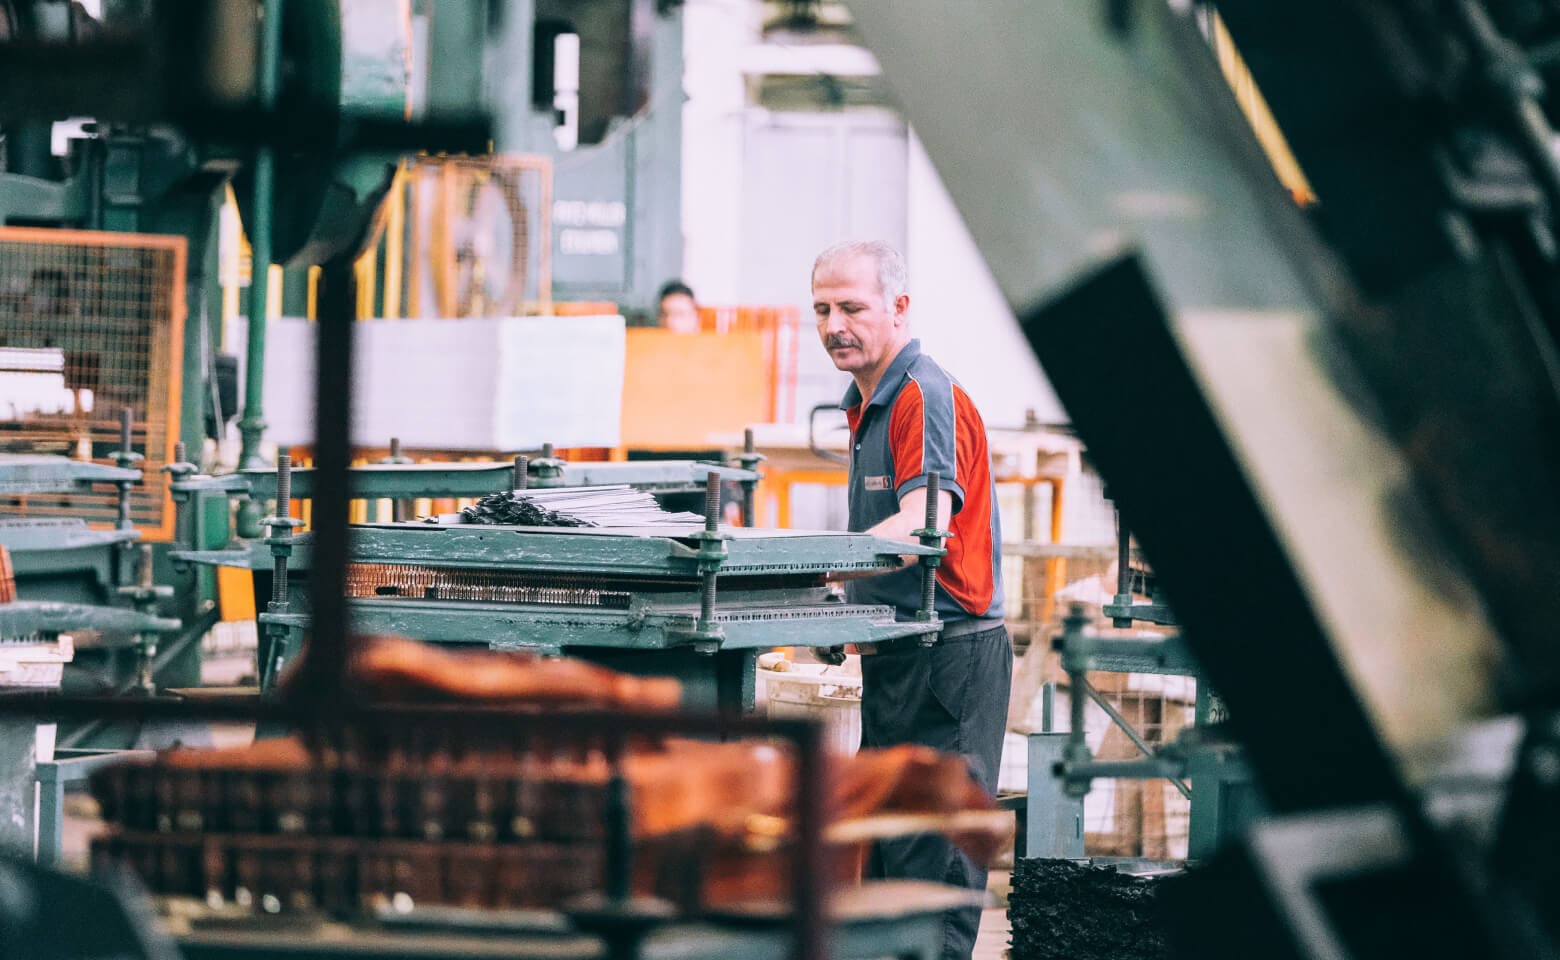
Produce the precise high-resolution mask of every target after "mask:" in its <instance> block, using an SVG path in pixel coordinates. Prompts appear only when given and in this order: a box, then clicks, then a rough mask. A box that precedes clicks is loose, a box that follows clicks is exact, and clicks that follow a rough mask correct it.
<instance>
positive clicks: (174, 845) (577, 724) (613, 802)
mask: <svg viewBox="0 0 1560 960" xmlns="http://www.w3.org/2000/svg"><path fill="white" fill-rule="evenodd" d="M353 648H354V649H355V650H356V653H355V654H354V655H353V658H352V661H351V663H352V667H351V668H350V669H349V671H348V676H346V677H343V678H341V679H342V688H343V689H344V690H347V691H350V695H351V696H352V697H354V698H355V699H356V700H357V702H358V705H359V707H360V708H366V712H360V713H356V714H354V713H352V712H351V711H348V712H346V713H339V715H338V716H337V717H336V722H334V723H332V724H330V725H329V726H325V727H316V726H313V725H309V724H306V725H305V726H304V727H303V728H302V729H301V730H300V731H299V733H298V734H297V735H295V736H291V737H287V738H283V739H274V740H265V741H260V742H257V743H255V744H253V745H251V746H246V747H236V748H231V749H226V750H215V751H213V750H188V749H175V750H171V751H165V752H164V753H162V754H160V755H159V756H157V757H156V758H155V759H153V760H143V761H141V762H136V763H130V764H121V765H119V766H116V767H112V768H110V769H106V770H102V771H100V772H99V773H98V774H97V775H96V776H95V777H94V783H93V789H94V793H95V794H96V796H97V797H98V799H99V801H100V802H101V803H102V805H103V811H104V816H105V819H106V820H107V821H108V822H109V824H110V829H109V831H108V832H107V833H106V834H104V835H103V836H101V837H100V838H98V839H97V840H96V841H95V842H94V845H93V852H94V860H95V862H96V863H97V865H98V866H99V867H100V868H101V869H102V870H103V872H105V873H112V870H113V868H115V867H116V866H124V867H128V868H129V869H130V870H131V871H133V873H134V874H135V875H136V876H138V877H139V878H140V879H141V880H142V881H144V882H145V883H146V884H147V885H148V886H149V887H150V888H151V889H152V890H153V891H154V892H155V893H157V894H158V895H159V903H160V905H161V909H162V913H163V916H164V920H163V925H164V926H165V927H166V928H167V929H168V930H170V931H172V932H173V933H174V934H175V935H176V937H177V939H178V941H179V945H180V947H181V949H182V951H183V952H184V954H185V956H186V957H190V958H199V957H262V956H278V957H279V956H324V955H361V956H383V955H406V951H414V952H416V953H415V955H418V956H428V957H435V956H437V957H445V956H462V955H471V951H477V952H479V953H481V954H483V955H486V954H487V953H488V952H489V951H502V955H504V956H512V957H513V956H519V957H536V958H552V957H564V956H585V957H596V956H608V957H622V958H627V957H636V956H671V955H676V956H685V957H711V958H715V957H728V956H757V955H765V956H767V955H770V953H771V952H774V951H778V952H777V953H776V955H783V954H784V952H785V951H786V949H787V947H788V945H789V944H790V942H791V941H792V940H793V939H794V938H795V936H796V935H797V934H798V932H799V930H800V927H801V925H802V924H801V922H800V921H801V917H800V916H799V914H798V911H800V910H802V909H803V908H804V906H803V903H802V902H801V899H802V898H798V897H797V896H796V893H797V892H798V891H801V890H803V889H806V890H809V891H812V893H811V894H809V896H814V895H815V896H817V897H818V898H819V899H818V902H819V903H821V904H824V905H826V908H827V910H828V913H829V914H830V916H831V917H832V919H833V921H834V923H835V924H836V926H835V929H834V931H833V933H832V934H831V936H830V939H831V941H832V943H833V945H834V951H835V954H836V955H838V956H841V957H875V956H903V957H917V958H928V960H929V958H930V957H932V956H935V955H936V954H937V952H938V950H939V949H940V940H941V919H940V911H941V910H943V909H946V908H948V907H950V906H954V905H961V904H965V903H968V902H969V901H970V899H971V898H972V897H973V896H974V895H973V894H971V893H970V892H969V891H967V890H961V889H956V888H946V887H941V886H938V885H935V884H925V883H907V882H890V883H878V884H868V885H866V886H863V887H860V888H856V887H855V886H854V879H853V878H854V877H855V875H856V872H857V870H858V868H859V864H860V862H861V859H862V857H863V855H864V850H865V847H864V844H865V843H866V842H867V841H870V840H871V839H873V838H875V837H881V836H892V835H901V834H904V833H911V832H925V831H939V832H945V833H948V834H949V835H951V836H952V837H953V838H954V839H955V840H956V841H957V842H958V843H959V844H960V845H961V846H962V847H963V848H964V849H966V850H967V851H968V852H969V853H970V855H971V856H972V857H974V858H976V859H977V860H980V861H981V862H987V861H988V860H989V858H990V857H991V855H992V854H993V853H994V852H995V850H996V848H997V846H998V845H999V844H1000V843H1001V841H1002V840H1003V839H1004V838H1005V837H1006V835H1007V834H1009V833H1010V832H1011V820H1010V818H1009V817H1008V816H1007V815H1006V814H1004V813H1003V812H1001V811H998V810H996V809H995V808H994V804H993V802H992V800H991V798H989V797H988V796H986V795H985V794H984V792H983V791H982V790H981V789H980V787H979V786H978V785H976V784H974V783H973V782H972V781H971V780H970V779H969V777H968V775H967V772H966V768H965V765H964V762H963V759H962V758H960V757H957V756H952V755H940V754H937V753H936V752H935V751H931V750H928V749H926V748H921V747H900V748H895V749H894V750H889V751H867V752H864V753H862V754H860V755H858V756H855V757H839V758H835V759H832V760H830V761H829V762H828V763H827V764H824V763H821V762H820V761H821V760H822V758H821V757H820V756H819V755H817V753H816V750H817V747H818V741H817V740H816V739H812V740H810V741H809V740H808V739H807V737H806V736H802V737H801V738H800V739H797V740H795V741H794V743H793V744H792V745H788V744H787V742H786V739H787V738H789V737H795V736H797V735H798V734H805V733H806V730H807V728H805V727H804V728H798V729H797V730H794V731H789V732H787V731H786V730H782V729H780V728H775V729H773V730H767V731H766V730H765V729H764V727H763V725H762V724H754V723H749V724H748V725H747V727H746V728H745V729H744V730H743V731H740V732H743V733H744V734H745V736H744V737H743V739H741V740H737V741H733V742H727V743H717V742H711V741H708V740H703V741H699V740H688V739H681V738H680V737H679V736H678V734H679V733H696V732H700V731H701V730H703V731H704V732H708V731H709V730H710V729H711V728H710V727H708V726H705V727H702V728H701V727H699V726H698V721H697V719H696V718H697V715H680V714H678V713H677V712H675V707H676V705H677V702H678V699H679V696H680V692H681V691H680V690H679V685H678V684H677V683H676V682H675V681H669V680H660V679H654V680H651V679H638V678H634V677H631V676H626V675H622V674H616V673H613V672H612V671H608V670H604V669H602V668H599V667H595V666H591V665H588V664H584V663H580V662H577V661H565V660H547V659H540V658H536V657H534V656H529V655H523V654H504V653H491V652H486V651H483V652H465V653H453V652H446V651H438V652H430V651H429V650H428V649H427V648H426V647H424V646H423V645H421V644H418V643H415V642H411V641H405V640H394V639H389V638H378V639H373V640H367V639H364V640H360V641H358V642H355V643H354V644H353ZM415 705H421V707H420V708H418V707H416V706H415ZM408 710H410V711H412V713H406V712H405V711H408ZM376 711H377V712H376ZM397 711H402V712H401V713H398V712H397ZM408 721H410V722H408ZM766 734H767V736H766ZM776 734H778V735H779V736H778V737H776V736H775V735H776ZM802 795H809V796H811V797H812V798H813V799H810V800H808V799H800V798H801V797H802ZM809 810H814V811H817V812H820V813H822V814H823V815H824V819H823V820H821V821H820V820H811V819H810V816H811V815H810V814H809V813H808V812H807V811H809ZM820 830H821V831H822V832H821V834H820V835H815V836H813V837H812V838H811V839H809V838H808V833H809V831H820ZM809 845H811V846H810V849H811V853H804V852H803V848H808V847H809ZM799 857H800V859H798V858H799ZM804 864H810V866H809V867H808V868H807V869H806V870H805V871H804V872H801V871H800V868H801V867H802V866H803V865H804ZM7 919H8V911H7V910H6V909H5V906H4V905H3V904H0V928H3V926H4V924H5V922H6V921H7ZM326 942H328V943H329V944H330V946H328V947H327V946H326V945H325V944H326ZM754 951H759V952H758V953H755V952H754ZM495 955H497V954H495Z"/></svg>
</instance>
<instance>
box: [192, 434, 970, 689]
mask: <svg viewBox="0 0 1560 960" xmlns="http://www.w3.org/2000/svg"><path fill="white" fill-rule="evenodd" d="M283 461H284V463H283V466H282V468H281V469H280V470H279V471H278V472H276V473H274V474H272V473H265V474H253V475H243V474H240V475H234V476H233V477H219V478H212V479H211V480H209V481H208V480H190V481H187V482H186V483H185V484H184V485H182V486H181V490H183V491H184V492H185V493H194V492H196V491H197V490H200V489H205V488H206V487H207V485H208V484H209V485H216V486H217V488H218V489H224V490H233V489H236V488H235V486H234V484H235V483H237V482H239V481H248V482H249V485H248V486H247V487H245V488H244V489H245V490H246V491H247V495H249V496H253V497H256V498H262V499H263V498H265V497H266V496H267V494H274V495H275V496H276V501H275V502H276V504H277V510H276V514H277V515H276V516H275V517H274V518H273V519H272V521H271V522H272V523H273V531H272V536H270V537H269V538H267V539H266V540H264V541H252V542H250V543H248V544H242V545H240V546H239V547H238V548H237V549H227V550H217V551H183V552H177V553H175V554H174V557H175V559H177V560H179V561H180V562H185V563H201V564H214V565H227V566H236V567H240V568H245V569H249V570H252V571H255V572H256V573H257V574H261V575H264V574H269V575H270V578H269V587H270V595H271V598H272V599H271V602H270V603H269V604H268V605H267V608H266V612H265V613H263V614H261V616H260V623H261V625H262V630H263V632H264V634H265V635H266V637H267V643H266V644H265V653H264V655H263V656H262V661H261V668H262V672H261V678H262V683H263V685H265V686H269V685H270V684H271V683H272V682H274V680H275V678H276V675H277V672H278V670H279V668H280V666H281V665H282V664H284V663H286V662H289V661H290V660H291V659H292V655H293V654H294V653H296V652H297V650H298V649H299V648H300V646H301V643H302V639H303V636H304V635H305V634H306V632H307V630H308V628H309V625H310V610H311V609H312V607H313V606H314V605H316V603H315V602H311V600H310V598H309V596H308V591H307V590H306V588H305V586H306V580H305V579H303V578H304V577H306V575H307V573H308V571H309V570H310V567H311V564H312V562H313V556H314V550H313V544H314V537H313V536H312V535H309V534H304V535H301V536H293V534H292V524H294V523H296V521H293V520H291V518H290V517H289V516H288V514H289V512H290V511H289V509H288V506H289V502H290V499H291V498H292V497H293V496H295V495H296V496H309V495H311V494H312V493H313V489H312V486H311V481H312V474H311V473H309V472H299V473H298V474H296V475H295V473H294V471H293V470H292V469H291V466H290V464H288V463H287V462H286V458H285V457H284V458H283ZM533 466H535V464H534V463H533V462H531V461H529V460H528V459H527V458H524V457H521V458H517V463H516V464H515V465H514V466H513V467H511V466H509V465H507V464H469V465H468V464H446V465H439V464H407V465H379V466H372V467H359V468H353V470H352V471H351V474H350V476H351V478H352V479H353V480H357V481H361V487H356V486H355V487H354V495H359V494H364V495H378V496H381V497H387V498H392V499H403V498H407V497H411V496H429V495H437V494H445V495H455V494H464V495H467V496H470V495H472V494H474V493H476V492H477V491H478V490H484V491H491V490H493V489H494V487H495V486H499V485H502V486H504V487H509V486H510V485H514V488H515V489H517V490H518V491H523V490H525V489H527V487H528V486H529V485H532V484H534V485H535V486H536V487H538V488H557V487H563V486H585V487H589V486H593V485H596V484H599V483H601V482H602V481H604V480H623V481H631V482H637V484H644V485H646V486H648V487H649V488H651V489H656V490H661V491H666V492H676V491H680V490H684V489H685V488H687V487H688V486H689V485H690V483H691V481H692V480H693V478H694V475H695V474H697V473H700V472H702V473H703V474H704V486H705V491H706V509H707V515H706V517H705V523H704V525H703V528H702V529H699V528H697V527H694V528H688V527H678V526H668V527H663V528H655V527H646V528H642V529H636V528H632V527H627V528H624V527H610V528H601V529H579V528H569V527H559V528H551V527H508V526H487V525H469V524H459V523H456V524H437V523H435V524H430V523H428V522H422V521H412V522H401V523H371V524H357V525H353V526H352V528H351V539H350V553H349V567H348V573H347V581H346V594H345V595H346V597H347V598H348V599H349V601H350V603H349V609H350V613H351V617H352V623H353V625H354V628H355V629H356V630H359V631H362V632H365V633H369V634H390V635H398V636H406V637H413V638H416V639H420V640H426V641H429V642H434V643H442V644H463V645H471V644H477V645H486V646H490V647H493V648H497V649H516V648H523V649H533V650H540V651H543V652H546V653H550V654H563V653H568V654H570V655H576V656H587V657H590V658H592V659H596V660H600V661H602V662H605V663H608V664H610V665H613V666H618V667H621V668H623V669H629V670H633V671H635V672H645V673H654V674H660V675H670V676H676V677H678V678H679V679H680V680H682V681H683V683H684V685H685V687H686V688H688V690H689V694H688V697H689V702H690V703H691V704H695V705H701V706H705V707H714V706H716V705H717V704H718V705H719V706H721V707H722V708H723V709H727V710H736V709H740V708H742V707H743V706H747V707H751V706H752V703H753V696H754V680H755V673H754V671H755V663H756V659H757V656H758V654H759V653H761V652H763V651H764V650H767V649H770V648H773V647H777V646H803V647H816V648H840V647H843V646H844V645H846V644H848V643H863V644H864V643H882V642H888V641H894V640H902V639H907V638H911V637H924V638H926V639H928V640H930V639H931V638H932V637H933V636H934V635H935V632H936V630H937V627H938V625H937V622H936V620H935V618H932V619H922V620H912V621H908V622H900V621H896V619H895V614H894V611H893V609H892V608H889V607H881V606H869V605H858V604H848V603H845V602H844V601H843V597H842V596H841V595H840V594H839V593H838V592H837V591H834V590H831V589H830V587H829V586H828V584H827V580H828V579H830V578H839V577H847V576H864V575H871V574H875V573H883V572H889V571H892V570H896V569H899V568H900V567H901V566H902V565H903V563H904V560H903V557H904V556H905V555H913V556H922V557H926V558H929V559H930V560H932V561H935V559H936V558H937V557H938V556H940V555H941V549H942V548H941V545H940V543H928V544H927V545H924V546H922V545H910V544H904V543H899V542H892V541H886V540H881V539H879V538H876V537H872V536H867V535H864V534H845V533H822V532H811V533H810V532H802V531H773V530H753V529H749V528H727V529H725V530H724V531H723V530H722V529H721V527H720V525H719V518H720V514H719V491H720V484H721V482H722V480H723V479H729V480H735V481H737V482H740V483H742V484H743V485H745V486H747V485H750V484H751V483H752V482H753V481H754V480H755V479H756V474H754V473H752V472H751V471H744V470H738V469H732V468H723V467H719V466H715V465H705V464H693V463H689V462H686V461H651V462H646V463H619V464H612V463H603V464H566V463H564V462H562V461H544V462H543V463H542V464H541V469H540V470H539V471H538V474H537V476H534V477H533V476H532V467H533ZM299 481H301V482H299ZM484 484H485V485H486V486H482V485H484ZM637 484H636V485H637ZM745 499H746V502H747V508H748V510H751V493H750V492H749V493H748V495H747V497H746V498H745ZM925 569H927V570H930V569H932V566H931V564H928V565H927V566H926V568H925Z"/></svg>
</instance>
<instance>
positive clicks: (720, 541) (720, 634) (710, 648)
mask: <svg viewBox="0 0 1560 960" xmlns="http://www.w3.org/2000/svg"><path fill="white" fill-rule="evenodd" d="M693 539H695V540H697V541H699V552H698V554H697V559H698V564H699V577H700V579H701V583H700V584H699V620H698V623H696V624H695V625H694V628H693V630H692V631H690V636H692V638H693V641H694V649H695V650H697V651H698V652H700V653H715V652H716V651H717V650H719V649H720V641H721V640H723V639H724V638H725V636H726V631H724V630H722V629H721V628H720V625H719V624H717V623H716V622H715V579H716V577H717V576H718V575H719V571H720V568H721V565H722V564H724V563H725V562H726V557H727V550H726V541H727V540H730V539H731V535H730V534H727V533H721V532H720V474H719V473H716V472H715V471H713V470H711V471H710V472H709V474H708V475H707V476H706V477H705V480H704V529H703V530H700V531H699V532H698V533H695V534H694V535H693Z"/></svg>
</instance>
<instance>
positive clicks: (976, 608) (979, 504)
mask: <svg viewBox="0 0 1560 960" xmlns="http://www.w3.org/2000/svg"><path fill="white" fill-rule="evenodd" d="M840 407H841V408H842V409H843V410H844V411H845V414H846V416H847V418H848V419H849V420H850V433H851V438H850V445H851V454H850V494H849V499H850V529H851V530H854V531H863V530H868V529H870V528H872V527H874V526H876V525H877V524H879V523H882V522H883V521H884V520H886V519H888V518H889V517H891V516H893V515H894V514H896V513H898V512H899V498H900V497H902V496H904V495H905V494H906V493H909V492H910V491H911V490H915V489H917V488H920V487H924V486H926V477H927V474H928V473H929V472H931V471H932V470H936V471H938V472H939V474H940V480H939V482H940V483H941V485H942V489H943V490H946V491H948V492H949V493H951V494H952V495H953V517H952V519H951V520H950V521H949V529H950V532H951V533H952V534H953V538H952V539H951V540H949V541H948V543H947V548H948V555H947V556H946V557H944V558H943V562H942V565H941V566H939V567H938V568H937V613H938V615H939V616H940V617H941V618H942V619H944V620H946V621H949V629H951V630H954V632H955V633H958V632H963V631H962V630H958V629H957V628H956V627H954V624H955V623H958V622H960V621H995V623H994V624H992V625H996V624H1000V623H1001V620H1002V615H1003V614H1002V524H1001V518H1000V517H999V516H998V514H997V508H996V487H995V485H994V484H993V482H992V478H991V454H990V452H989V451H988V450H987V447H986V425H985V423H984V422H983V421H982V420H981V418H980V412H979V411H977V410H976V409H975V404H974V402H973V401H971V400H970V396H969V394H967V393H965V392H964V388H963V387H961V386H959V384H958V382H957V381H956V380H954V379H953V378H952V377H950V376H949V375H948V373H947V372H946V371H945V370H943V368H942V367H940V366H938V365H937V362H936V361H935V360H933V359H932V358H931V357H928V356H927V355H926V354H924V353H922V352H921V341H919V340H911V341H910V342H909V343H907V344H905V346H904V347H903V348H902V349H901V350H900V351H899V353H898V355H896V356H895V357H894V359H893V362H892V363H890V364H889V366H888V370H887V371H886V372H885V373H884V374H883V379H882V380H881V381H880V382H879V383H878V385H877V388H876V389H875V390H874V391H873V393H872V397H871V398H870V399H869V400H867V401H866V402H865V403H863V402H862V396H861V391H860V390H859V389H858V388H857V387H856V385H855V384H854V383H852V384H851V385H850V389H848V390H846V391H845V399H844V400H843V401H841V403H840ZM846 592H847V595H848V596H849V598H850V601H851V602H852V603H881V604H890V605H892V606H894V607H895V608H897V610H898V611H899V616H900V618H901V619H909V618H911V617H914V616H915V611H916V610H917V609H919V607H920V605H921V573H920V570H919V568H917V567H909V568H906V569H904V570H897V571H895V572H893V573H890V574H885V575H883V576H880V577H868V578H865V579H861V580H853V581H851V582H850V583H849V584H847V587H846ZM985 625H986V624H983V623H974V622H971V623H968V624H960V626H964V627H981V628H984V626H985ZM944 635H945V636H948V635H950V634H949V633H948V631H947V630H945V631H944Z"/></svg>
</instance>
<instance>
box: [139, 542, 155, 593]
mask: <svg viewBox="0 0 1560 960" xmlns="http://www.w3.org/2000/svg"><path fill="white" fill-rule="evenodd" d="M139 572H140V574H141V582H140V584H139V585H140V587H141V589H142V590H150V589H151V588H152V586H153V584H152V545H151V544H149V543H143V544H141V563H140V570H139Z"/></svg>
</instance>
